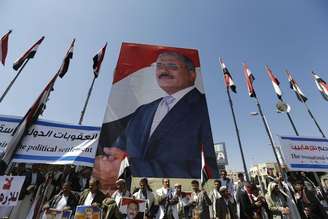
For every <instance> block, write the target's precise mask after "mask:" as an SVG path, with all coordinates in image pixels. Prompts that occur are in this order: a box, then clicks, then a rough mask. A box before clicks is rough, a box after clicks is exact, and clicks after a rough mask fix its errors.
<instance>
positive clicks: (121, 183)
mask: <svg viewBox="0 0 328 219" xmlns="http://www.w3.org/2000/svg"><path fill="white" fill-rule="evenodd" d="M116 188H117V190H116V191H115V192H114V193H113V194H112V198H113V199H114V200H115V202H116V204H117V206H118V207H120V204H121V199H122V198H123V197H130V196H131V193H130V191H128V190H127V188H126V182H125V180H124V179H119V180H117V181H116Z"/></svg>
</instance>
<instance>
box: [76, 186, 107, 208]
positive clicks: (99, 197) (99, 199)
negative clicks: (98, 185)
mask: <svg viewBox="0 0 328 219" xmlns="http://www.w3.org/2000/svg"><path fill="white" fill-rule="evenodd" d="M89 192H90V189H85V190H84V191H83V192H81V194H80V200H79V205H83V204H84V201H85V199H86V198H87V196H88V194H89ZM105 198H106V196H105V195H104V193H102V192H101V191H99V190H98V191H97V192H96V195H95V197H94V198H93V200H92V203H91V204H94V203H96V204H97V205H99V206H101V203H102V202H103V200H104V199H105Z"/></svg>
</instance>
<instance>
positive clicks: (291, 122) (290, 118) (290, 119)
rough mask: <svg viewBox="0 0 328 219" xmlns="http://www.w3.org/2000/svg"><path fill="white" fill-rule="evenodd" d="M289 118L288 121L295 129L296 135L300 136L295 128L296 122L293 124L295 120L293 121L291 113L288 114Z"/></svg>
mask: <svg viewBox="0 0 328 219" xmlns="http://www.w3.org/2000/svg"><path fill="white" fill-rule="evenodd" d="M287 117H288V119H289V122H290V124H291V125H292V127H293V130H294V132H295V134H296V135H297V136H299V134H298V131H297V129H296V127H295V124H294V122H293V120H292V117H291V116H290V113H289V112H287Z"/></svg>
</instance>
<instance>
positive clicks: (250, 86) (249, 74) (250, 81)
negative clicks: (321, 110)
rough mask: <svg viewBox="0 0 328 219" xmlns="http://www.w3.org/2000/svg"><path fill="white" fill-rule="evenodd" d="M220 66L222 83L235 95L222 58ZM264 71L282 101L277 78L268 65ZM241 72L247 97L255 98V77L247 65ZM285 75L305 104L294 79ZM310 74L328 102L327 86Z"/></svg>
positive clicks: (288, 73)
mask: <svg viewBox="0 0 328 219" xmlns="http://www.w3.org/2000/svg"><path fill="white" fill-rule="evenodd" d="M220 65H221V68H222V71H223V74H224V82H225V85H226V87H228V88H230V89H231V91H232V92H234V93H236V92H237V89H236V84H235V82H234V81H233V79H232V76H231V74H230V72H229V70H228V68H227V66H226V65H225V64H224V62H223V59H222V58H220ZM265 69H266V71H267V73H268V76H269V78H270V80H271V82H272V86H273V89H274V91H275V93H276V95H277V97H278V99H280V100H281V99H282V91H281V89H280V82H279V80H278V78H277V77H276V75H274V73H273V72H272V70H271V69H270V67H269V66H268V65H266V66H265ZM243 71H244V75H245V79H246V85H247V90H248V95H249V96H250V97H256V93H255V89H254V87H253V81H254V80H255V77H254V75H253V74H252V72H251V70H250V69H249V67H248V65H247V64H243ZM286 74H287V78H288V81H289V85H290V88H291V89H292V90H293V91H294V92H295V94H296V97H297V99H298V100H299V101H301V102H306V101H307V99H308V98H307V97H306V96H305V95H304V93H303V92H302V90H301V88H300V87H299V85H298V84H297V82H296V81H295V79H294V78H293V77H292V75H291V73H290V72H289V71H286ZM312 74H313V78H314V81H315V84H316V86H317V88H318V90H319V91H320V93H321V95H322V96H323V98H324V99H325V100H327V101H328V84H327V83H326V82H325V81H324V80H323V79H322V78H320V77H319V75H318V74H316V73H314V72H312Z"/></svg>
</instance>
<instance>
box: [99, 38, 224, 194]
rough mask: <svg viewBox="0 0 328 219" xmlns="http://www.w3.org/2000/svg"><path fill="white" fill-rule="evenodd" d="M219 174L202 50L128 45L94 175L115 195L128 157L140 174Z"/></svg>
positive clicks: (134, 172)
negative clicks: (203, 161)
mask: <svg viewBox="0 0 328 219" xmlns="http://www.w3.org/2000/svg"><path fill="white" fill-rule="evenodd" d="M201 145H204V153H205V158H206V163H207V165H208V166H209V169H210V171H211V175H212V177H217V176H218V171H217V165H216V156H215V152H214V147H213V139H212V133H211V126H210V120H209V115H208V109H207V103H206V97H205V94H204V88H203V83H202V75H201V71H200V60H199V55H198V51H197V50H195V49H184V48H173V47H165V46H154V45H144V44H134V43H123V44H122V47H121V51H120V55H119V58H118V62H117V66H116V68H115V73H114V78H113V84H112V88H111V91H110V96H109V99H108V104H107V109H106V112H105V117H104V121H103V125H102V128H101V133H100V138H99V144H98V151H97V156H96V161H95V166H94V171H93V175H94V176H95V177H97V178H98V179H99V180H100V186H101V189H102V191H104V192H109V193H111V192H112V191H113V190H114V189H116V187H115V181H116V180H117V177H118V176H119V169H120V166H121V161H122V160H123V159H124V158H125V157H127V158H128V163H129V165H130V170H131V173H132V175H133V176H136V177H159V178H162V177H169V178H200V169H201Z"/></svg>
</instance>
